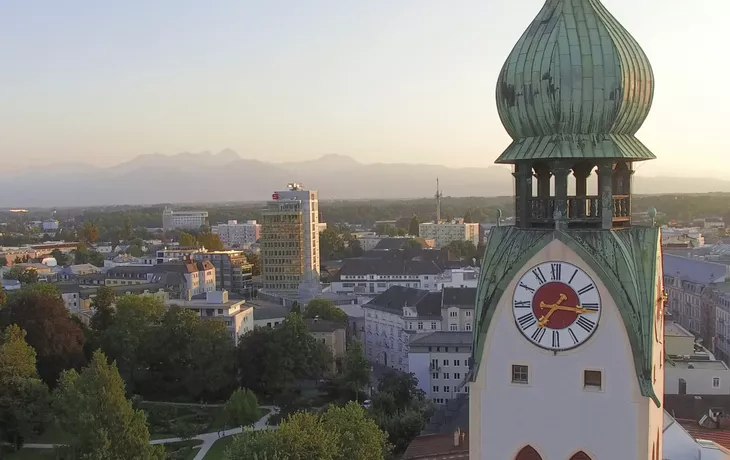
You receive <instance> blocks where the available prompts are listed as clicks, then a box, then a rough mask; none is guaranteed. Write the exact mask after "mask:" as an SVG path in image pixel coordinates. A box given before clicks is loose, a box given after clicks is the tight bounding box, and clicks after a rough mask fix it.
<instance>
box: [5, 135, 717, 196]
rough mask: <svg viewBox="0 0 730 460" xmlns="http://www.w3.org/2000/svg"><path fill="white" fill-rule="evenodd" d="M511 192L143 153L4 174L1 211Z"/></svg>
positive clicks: (445, 181)
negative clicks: (300, 191) (297, 196)
mask: <svg viewBox="0 0 730 460" xmlns="http://www.w3.org/2000/svg"><path fill="white" fill-rule="evenodd" d="M436 177H438V178H439V180H440V181H441V188H442V190H443V192H444V194H445V195H446V196H498V195H510V194H512V176H511V174H510V171H509V169H507V168H505V167H501V166H492V167H488V168H449V167H446V166H437V165H424V164H382V163H376V164H363V163H359V162H357V161H356V160H354V159H352V158H350V157H348V156H343V155H325V156H323V157H321V158H319V159H316V160H309V161H301V162H290V163H268V162H264V161H258V160H251V159H243V158H241V157H240V156H239V155H238V154H237V153H236V152H234V151H232V150H230V149H226V150H224V151H222V152H219V153H216V154H213V153H210V152H203V153H189V152H186V153H180V154H177V155H159V154H151V155H140V156H138V157H136V158H134V159H132V160H130V161H127V162H124V163H122V164H119V165H116V166H112V167H109V168H98V167H94V166H87V165H83V164H73V165H63V164H59V165H53V166H50V167H43V168H42V170H39V169H34V170H24V171H18V172H14V173H13V174H6V175H4V176H2V177H0V187H1V188H2V190H3V191H4V192H5V193H2V194H0V206H2V207H9V206H22V207H37V206H91V205H115V204H151V203H165V202H169V203H181V202H188V203H196V202H227V201H236V202H240V201H256V200H265V199H268V197H270V196H271V192H273V191H274V190H277V189H281V188H282V187H284V186H285V185H286V184H287V183H289V182H300V183H302V184H304V185H305V186H306V187H308V188H312V189H316V190H319V193H320V198H322V199H364V198H373V199H377V198H418V197H427V196H432V195H433V194H434V193H435V180H436ZM635 184H636V190H635V191H636V193H643V194H659V193H707V192H730V181H724V180H719V179H708V178H679V177H677V178H673V177H641V176H638V177H636V178H635Z"/></svg>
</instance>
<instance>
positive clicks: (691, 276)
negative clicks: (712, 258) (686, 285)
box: [664, 254, 727, 284]
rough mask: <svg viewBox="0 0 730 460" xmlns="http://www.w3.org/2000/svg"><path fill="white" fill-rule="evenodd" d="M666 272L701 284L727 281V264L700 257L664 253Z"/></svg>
mask: <svg viewBox="0 0 730 460" xmlns="http://www.w3.org/2000/svg"><path fill="white" fill-rule="evenodd" d="M664 274H665V275H668V276H679V277H680V278H682V279H683V280H687V281H691V282H693V283H699V284H709V283H717V282H721V281H725V277H726V275H727V266H726V265H723V264H718V263H714V262H707V261H704V260H699V259H690V258H687V257H681V256H676V255H673V254H664Z"/></svg>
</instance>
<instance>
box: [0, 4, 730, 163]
mask: <svg viewBox="0 0 730 460" xmlns="http://www.w3.org/2000/svg"><path fill="white" fill-rule="evenodd" d="M516 3H517V2H485V1H479V0H462V1H459V2H456V3H454V2H449V4H448V5H447V4H445V3H443V2H438V1H437V0H425V1H408V0H404V1H401V2H395V3H394V2H385V1H381V0H376V1H373V2H368V3H367V4H357V5H356V4H351V3H347V4H345V3H344V2H334V1H328V0H316V1H311V2H307V4H306V5H300V4H294V3H292V2H285V1H273V2H267V3H266V4H265V5H260V4H255V3H253V2H237V1H232V0H219V1H216V2H213V3H212V4H207V5H206V7H205V8H201V7H200V6H198V5H196V4H195V3H194V2H192V1H181V2H174V3H173V2H171V1H159V2H155V4H153V5H147V4H144V3H142V2H127V3H125V4H124V5H121V4H120V5H117V6H114V5H107V4H105V5H104V6H103V7H100V6H99V5H98V4H95V3H93V2H90V1H87V0H75V1H70V2H65V3H64V4H63V5H60V4H52V3H50V2H22V3H17V4H6V5H3V6H0V17H2V19H0V25H2V27H0V37H1V38H2V39H3V42H5V43H12V44H13V46H12V47H8V48H6V49H5V50H4V51H5V53H4V54H5V55H6V57H5V59H4V60H3V67H4V68H3V71H2V72H0V84H2V85H3V87H4V88H10V89H11V91H6V92H5V94H4V97H3V104H0V122H2V123H0V126H2V127H0V139H2V141H0V158H2V159H3V161H4V162H5V163H6V164H7V165H8V168H10V169H12V168H13V167H19V166H29V165H33V164H38V163H64V162H84V163H90V164H94V165H99V166H109V165H113V164H118V163H122V162H124V161H127V160H130V159H131V158H133V157H135V156H137V155H140V154H148V153H155V152H158V153H162V154H167V155H170V154H176V153H179V152H183V151H193V152H196V151H205V150H209V151H218V150H221V149H223V148H226V147H230V148H232V149H233V150H235V151H237V152H239V154H240V155H241V156H242V157H244V158H257V159H261V160H264V161H274V162H282V161H296V160H305V159H314V158H318V157H321V156H322V155H326V154H342V155H347V156H350V157H352V158H354V159H355V160H357V161H359V162H362V163H389V162H398V163H429V164H442V165H447V166H452V167H467V166H488V165H491V164H492V162H493V161H494V159H496V157H497V156H498V155H499V153H500V152H501V151H502V150H503V149H504V148H505V147H506V145H507V144H508V143H509V138H508V137H507V136H506V134H505V133H504V131H503V129H502V125H501V123H500V122H499V118H498V116H497V112H496V108H495V103H494V80H495V78H496V75H497V74H498V73H499V69H500V67H501V65H502V63H503V61H504V58H505V57H506V56H507V54H508V53H509V52H510V50H511V48H512V45H513V44H514V43H515V42H516V40H517V38H519V34H520V31H522V30H524V29H525V27H526V26H527V24H528V21H526V20H525V14H524V11H536V10H537V9H538V8H539V6H540V4H541V0H529V1H528V0H525V1H524V2H521V3H520V5H517V4H516ZM604 4H605V5H606V6H607V8H609V10H610V11H611V12H613V13H614V14H615V15H616V17H617V18H618V19H619V21H621V22H622V23H623V24H624V25H625V26H626V27H627V29H628V30H629V31H630V32H631V33H632V34H633V35H634V36H635V37H636V38H637V40H638V41H639V42H640V43H641V44H642V46H643V48H644V50H645V52H646V53H647V55H648V56H649V58H650V59H651V62H652V64H653V66H654V72H655V73H656V74H660V75H661V79H658V84H657V90H656V95H655V99H654V107H653V109H652V113H651V116H650V117H649V118H648V120H647V122H646V123H645V125H644V127H643V128H642V129H641V130H640V131H639V133H638V137H639V139H641V140H642V141H643V142H644V143H645V144H646V145H647V146H648V147H649V148H650V149H651V150H652V151H653V152H655V153H656V155H657V157H658V159H657V160H656V161H654V162H651V163H650V164H646V165H641V166H640V167H639V168H638V170H637V174H639V175H677V173H678V172H680V171H681V172H683V173H685V174H687V175H689V176H713V177H724V175H725V173H726V170H725V169H723V168H722V167H720V168H717V167H715V168H712V169H710V168H707V167H706V166H704V164H705V163H706V162H707V163H709V162H712V163H713V164H716V165H717V164H720V162H721V160H722V159H723V158H724V155H723V154H724V153H725V152H727V151H728V149H730V140H728V139H727V138H726V137H725V136H723V135H722V129H723V126H722V125H721V122H722V117H721V115H722V114H721V111H722V110H723V108H724V107H727V105H728V104H730V96H728V95H727V94H724V93H710V92H705V93H702V92H698V91H696V90H695V88H697V86H698V80H697V74H698V72H697V71H696V70H697V68H698V66H702V72H703V73H708V74H723V73H724V72H727V71H728V70H730V69H729V67H728V66H729V64H728V63H727V62H726V61H723V60H720V59H716V58H715V56H718V55H720V54H721V51H722V50H721V49H720V46H721V43H722V40H723V37H722V36H721V35H720V34H721V31H722V28H721V27H720V25H721V23H720V21H721V18H722V17H723V16H727V13H729V12H730V7H728V6H727V5H725V4H724V2H720V0H705V1H704V2H702V5H701V6H700V7H696V8H695V9H689V10H688V9H687V8H686V3H680V2H679V0H668V1H663V2H660V1H658V0H647V1H645V2H641V3H636V2H630V1H627V0H604ZM636 10H640V11H636ZM634 12H635V13H636V14H634ZM647 17H651V18H653V19H652V21H651V22H647V21H646V19H645V18H647ZM639 18H644V19H643V22H641V19H639ZM29 31H31V32H29ZM675 56H682V57H683V59H682V60H681V62H680V61H679V60H677V59H676V58H675ZM686 133H692V135H691V136H689V135H687V134H686ZM688 152H691V153H692V154H691V155H687V153H688ZM698 154H700V155H702V156H701V158H702V160H703V162H698V161H697V158H698Z"/></svg>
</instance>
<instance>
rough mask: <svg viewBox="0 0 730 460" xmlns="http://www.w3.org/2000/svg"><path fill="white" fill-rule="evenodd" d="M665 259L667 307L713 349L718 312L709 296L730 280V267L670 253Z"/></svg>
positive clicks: (665, 255) (679, 320)
mask: <svg viewBox="0 0 730 460" xmlns="http://www.w3.org/2000/svg"><path fill="white" fill-rule="evenodd" d="M663 259H664V263H663V266H664V288H665V290H666V292H667V299H668V302H667V309H668V310H669V311H670V312H671V313H672V315H673V318H674V320H675V321H676V322H678V323H679V324H680V325H681V326H682V327H684V328H685V329H687V330H689V331H690V332H692V333H693V334H695V335H697V336H699V337H701V338H702V342H703V344H704V345H705V346H707V347H708V348H709V349H710V350H713V349H714V342H715V340H716V339H715V330H716V322H717V318H718V314H717V311H716V310H717V308H716V303H715V302H713V301H709V300H712V298H713V294H712V293H713V291H714V289H715V286H720V285H722V284H724V283H725V282H726V281H727V273H728V267H727V266H726V265H724V264H719V263H714V262H708V261H705V260H699V259H690V258H686V257H680V256H676V255H672V254H666V253H665V254H664V257H663ZM723 337H725V335H724V334H723Z"/></svg>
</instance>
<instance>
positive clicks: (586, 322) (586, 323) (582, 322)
mask: <svg viewBox="0 0 730 460" xmlns="http://www.w3.org/2000/svg"><path fill="white" fill-rule="evenodd" d="M575 324H577V325H578V326H580V327H582V328H583V329H584V330H585V331H586V332H591V331H592V330H593V328H594V327H595V326H596V323H594V322H593V321H591V320H590V319H588V318H586V317H585V316H581V317H579V318H578V320H577V321H576V322H575Z"/></svg>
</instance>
